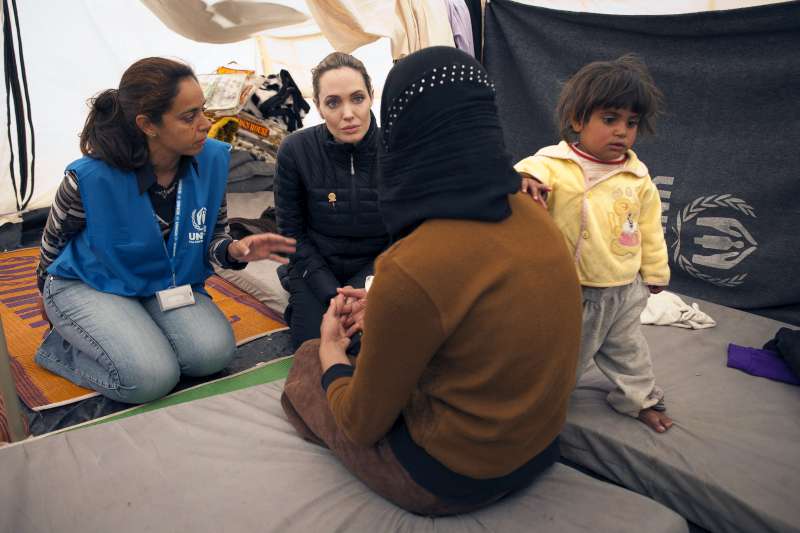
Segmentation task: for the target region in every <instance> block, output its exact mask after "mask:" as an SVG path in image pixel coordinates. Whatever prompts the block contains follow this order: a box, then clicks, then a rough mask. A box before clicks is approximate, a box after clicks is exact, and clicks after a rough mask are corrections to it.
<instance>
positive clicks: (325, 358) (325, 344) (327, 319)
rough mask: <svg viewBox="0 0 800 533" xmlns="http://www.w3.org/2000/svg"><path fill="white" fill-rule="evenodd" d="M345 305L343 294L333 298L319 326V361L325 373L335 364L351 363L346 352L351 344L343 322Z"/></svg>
mask: <svg viewBox="0 0 800 533" xmlns="http://www.w3.org/2000/svg"><path fill="white" fill-rule="evenodd" d="M344 305H345V297H344V296H343V295H341V294H340V295H338V296H336V297H335V298H331V303H330V304H329V305H328V311H327V312H326V313H325V314H324V315H323V317H322V325H321V326H320V328H319V336H320V344H319V362H320V365H321V366H322V372H323V373H324V372H325V371H326V370H328V368H330V367H332V366H333V365H335V364H339V363H341V364H345V365H349V364H350V360H349V359H348V358H347V355H346V354H345V350H347V347H348V346H349V345H350V338H349V337H348V336H347V333H346V331H345V328H344V325H343V323H342V322H343V315H342V311H343V309H344Z"/></svg>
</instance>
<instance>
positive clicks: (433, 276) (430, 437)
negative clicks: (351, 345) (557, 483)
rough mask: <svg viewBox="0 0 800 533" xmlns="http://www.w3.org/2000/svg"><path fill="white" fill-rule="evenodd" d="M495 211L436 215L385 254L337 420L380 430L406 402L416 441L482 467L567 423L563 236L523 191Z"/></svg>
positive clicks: (570, 325) (451, 459)
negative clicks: (485, 215)
mask: <svg viewBox="0 0 800 533" xmlns="http://www.w3.org/2000/svg"><path fill="white" fill-rule="evenodd" d="M509 198H510V202H511V208H512V211H513V214H512V215H511V216H510V217H508V218H507V219H505V220H503V221H501V222H497V223H487V222H475V221H465V220H428V221H427V222H425V223H424V224H422V225H421V226H419V227H418V228H417V229H416V230H415V231H414V232H413V233H411V234H410V235H409V236H408V237H406V238H404V239H402V240H401V241H399V242H397V243H396V244H395V245H394V246H392V247H391V248H389V249H388V250H387V251H386V252H385V253H384V254H383V255H381V256H380V257H379V259H378V261H377V263H376V274H375V281H374V283H373V285H372V288H371V289H370V293H369V303H368V306H367V313H366V317H365V324H364V336H363V339H362V347H361V353H360V355H359V356H358V359H357V364H356V369H355V373H354V375H353V376H352V377H341V378H339V379H336V380H335V381H333V382H332V383H331V384H330V385H329V387H328V391H327V394H328V401H329V403H330V406H331V410H332V411H333V414H334V417H335V418H336V421H337V423H338V425H339V426H340V427H341V428H342V429H343V430H344V432H345V433H346V434H347V435H348V437H350V439H351V440H353V441H354V442H356V443H361V444H365V445H369V444H372V443H375V442H377V441H378V440H379V439H380V438H381V437H383V436H384V435H386V433H387V432H388V431H389V429H390V428H391V426H392V424H393V423H394V422H395V420H396V419H397V417H398V416H399V415H400V414H401V413H402V414H403V416H404V417H405V422H406V425H407V426H408V430H409V433H410V434H411V437H412V438H413V440H414V442H416V443H417V444H418V445H419V446H421V447H422V448H424V449H425V450H426V451H427V452H428V454H430V455H431V456H433V457H434V458H436V459H437V460H439V461H440V462H441V463H443V464H444V465H445V466H446V467H448V468H449V469H450V470H452V471H454V472H457V473H460V474H463V475H466V476H469V477H472V478H477V479H486V478H493V477H499V476H503V475H506V474H508V473H510V472H512V471H513V470H515V469H516V468H518V467H519V466H521V465H523V464H525V463H526V462H528V461H529V460H530V459H532V458H533V457H534V456H535V455H537V454H538V453H539V452H541V451H542V450H543V449H544V448H545V447H546V446H547V445H548V444H550V443H551V442H552V440H553V439H554V438H555V437H556V436H557V435H558V433H559V432H560V431H561V429H562V427H563V425H564V421H565V418H566V410H567V401H568V398H569V394H570V392H571V391H572V388H573V387H574V384H575V366H576V362H577V356H578V345H579V342H580V327H581V297H580V287H579V285H578V279H577V275H576V273H575V267H574V265H573V262H572V259H571V258H570V256H569V253H568V252H567V248H566V246H565V245H564V239H563V238H562V236H561V235H560V234H559V232H558V229H557V228H556V226H555V225H554V224H553V222H552V221H551V220H550V217H549V215H548V214H547V212H546V211H545V210H544V209H542V208H541V207H540V206H538V205H536V204H534V202H533V201H532V200H531V199H530V198H529V197H527V196H523V195H521V194H517V195H514V196H511V197H509Z"/></svg>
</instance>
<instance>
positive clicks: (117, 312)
mask: <svg viewBox="0 0 800 533" xmlns="http://www.w3.org/2000/svg"><path fill="white" fill-rule="evenodd" d="M204 104H205V99H204V97H203V91H202V89H201V88H200V85H199V84H198V82H197V79H196V77H195V75H194V73H193V72H192V69H191V68H190V67H188V66H187V65H185V64H183V63H179V62H176V61H172V60H169V59H163V58H147V59H142V60H140V61H137V62H136V63H134V64H133V65H131V66H130V67H129V68H128V69H127V70H126V71H125V73H124V74H123V75H122V79H121V80H120V84H119V89H109V90H107V91H104V92H102V93H100V94H99V95H98V96H97V97H96V98H94V99H92V100H91V110H90V112H89V116H88V118H87V119H86V124H85V126H84V128H83V132H82V133H81V139H80V147H81V152H82V153H83V154H84V156H83V157H82V158H81V159H79V160H77V161H75V162H74V163H72V164H71V165H69V166H68V167H67V170H66V173H65V176H64V181H63V182H62V184H61V186H60V187H59V189H58V192H57V193H56V198H55V201H54V202H53V206H52V208H51V209H50V215H49V217H48V221H47V226H46V228H45V232H44V235H43V237H42V247H41V258H40V264H39V269H38V277H39V280H38V283H39V290H40V291H41V293H42V299H43V309H42V312H43V314H44V315H45V318H47V319H48V320H50V322H51V324H52V329H51V331H50V333H49V334H48V335H47V337H46V338H45V339H44V341H43V342H42V344H41V346H40V347H39V349H38V351H37V353H36V362H37V363H38V364H39V365H40V366H42V367H44V368H46V369H48V370H50V371H52V372H55V373H56V374H58V375H60V376H63V377H65V378H67V379H69V380H70V381H72V382H74V383H76V384H78V385H81V386H84V387H89V388H91V389H94V390H96V391H98V392H100V393H101V394H103V395H105V396H107V397H109V398H111V399H113V400H117V401H121V402H127V403H142V402H147V401H151V400H154V399H156V398H159V397H161V396H163V395H165V394H167V393H168V392H169V391H170V390H172V388H173V387H174V386H175V384H176V383H177V382H178V379H179V377H180V375H181V374H186V375H188V376H205V375H208V374H212V373H214V372H217V371H219V370H221V369H222V368H224V367H225V366H226V365H227V364H228V363H229V362H230V360H231V359H232V357H233V353H234V350H235V341H234V337H233V331H232V330H231V327H230V324H229V323H228V321H227V319H226V318H225V316H224V315H223V314H222V313H221V312H220V310H219V309H218V308H217V306H216V305H215V304H214V303H213V302H212V301H211V298H210V297H209V296H208V294H206V292H205V290H204V288H203V286H204V283H205V280H206V278H208V276H210V275H211V273H212V266H211V265H212V264H214V265H217V266H220V267H223V268H244V266H245V264H246V263H247V262H249V261H256V260H260V259H267V258H269V259H273V260H277V261H280V262H286V259H284V258H283V257H281V256H279V255H276V254H289V253H294V251H295V247H294V244H295V242H294V240H293V239H287V238H285V237H282V236H280V235H275V234H272V233H264V234H261V235H251V236H249V237H246V238H244V239H242V240H240V241H235V240H233V239H232V238H231V237H230V236H229V235H228V234H227V206H226V202H225V185H226V182H227V176H228V160H229V157H230V156H229V150H230V147H229V146H228V145H227V144H225V143H222V142H219V141H216V140H213V139H208V138H207V137H206V136H207V133H208V129H209V126H210V122H209V121H208V119H207V118H206V117H205V115H204V114H203V106H204Z"/></svg>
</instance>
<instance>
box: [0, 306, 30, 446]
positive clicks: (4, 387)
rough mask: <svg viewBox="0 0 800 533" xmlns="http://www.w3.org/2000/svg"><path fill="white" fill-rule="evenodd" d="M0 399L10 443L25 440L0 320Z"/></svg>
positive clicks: (25, 432) (25, 435)
mask: <svg viewBox="0 0 800 533" xmlns="http://www.w3.org/2000/svg"><path fill="white" fill-rule="evenodd" d="M0 398H2V399H3V404H4V405H5V408H6V420H8V432H9V434H10V435H11V442H15V441H18V440H22V439H24V438H26V437H27V436H28V431H27V429H26V428H25V422H24V421H23V418H22V409H21V408H20V405H19V398H18V397H17V389H16V387H14V378H13V376H12V375H11V364H10V363H9V355H8V345H7V344H6V334H5V331H4V328H3V322H2V320H0Z"/></svg>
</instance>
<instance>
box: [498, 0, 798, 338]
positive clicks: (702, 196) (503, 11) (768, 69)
mask: <svg viewBox="0 0 800 533" xmlns="http://www.w3.org/2000/svg"><path fill="white" fill-rule="evenodd" d="M797 50H800V2H791V3H784V4H774V5H769V6H760V7H753V8H746V9H735V10H729V11H717V12H706V13H692V14H683V15H659V16H618V15H602V14H595V13H573V12H566V11H555V10H550V9H544V8H539V7H532V6H528V5H523V4H520V3H517V2H512V1H510V0H492V1H491V2H490V3H489V4H487V8H486V27H485V42H484V63H485V64H486V67H487V69H488V71H489V74H490V75H491V77H492V78H493V81H494V83H495V86H496V89H497V93H496V94H497V103H498V108H499V111H500V116H501V119H502V121H503V126H504V131H505V136H506V145H507V147H508V150H509V152H510V153H511V155H512V158H513V159H514V160H515V161H517V160H519V159H521V158H523V157H525V156H528V155H531V154H533V153H534V152H536V150H537V149H539V148H541V147H543V146H547V145H550V144H555V143H556V142H557V141H558V137H557V132H556V128H555V126H554V119H553V113H554V109H555V104H556V100H557V98H558V94H559V92H560V89H561V83H563V82H564V81H565V80H567V79H568V78H569V77H570V76H571V75H572V74H573V73H575V72H576V71H577V70H578V69H579V68H580V67H581V66H583V65H585V64H587V63H590V62H592V61H597V60H608V59H614V58H617V57H619V56H621V55H623V54H625V53H629V52H634V53H636V54H638V55H639V56H640V57H642V58H643V59H644V61H645V62H646V63H647V65H648V67H649V69H650V72H651V74H652V75H653V78H654V79H655V81H656V84H657V85H658V86H659V88H660V89H661V90H662V91H663V92H664V95H665V97H666V107H667V114H666V115H665V116H663V117H661V118H660V119H659V120H658V121H657V123H656V131H657V135H656V136H655V137H647V136H642V135H640V136H639V139H638V141H637V143H636V145H635V146H634V150H635V151H636V153H637V155H638V156H639V158H640V159H641V160H642V161H644V163H645V164H646V165H647V167H648V168H649V169H650V175H651V176H652V178H653V181H654V182H655V183H656V185H657V186H658V188H659V192H660V195H661V202H662V218H661V221H662V226H663V229H664V231H665V237H666V241H667V245H668V246H669V260H670V268H671V270H672V282H671V284H670V288H671V289H672V290H675V291H677V292H681V293H684V294H687V295H690V296H694V297H697V298H703V299H706V300H710V301H713V302H716V303H719V304H723V305H728V306H731V307H737V308H740V309H745V310H748V311H752V312H756V313H760V314H764V315H767V316H771V317H773V318H776V319H779V320H784V321H787V322H791V323H794V324H800V275H798V273H800V156H798V142H800V103H799V100H798V99H799V98H800V75H798V73H800V53H797V52H796V51H797Z"/></svg>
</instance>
